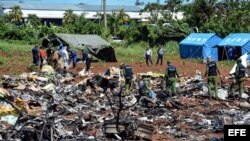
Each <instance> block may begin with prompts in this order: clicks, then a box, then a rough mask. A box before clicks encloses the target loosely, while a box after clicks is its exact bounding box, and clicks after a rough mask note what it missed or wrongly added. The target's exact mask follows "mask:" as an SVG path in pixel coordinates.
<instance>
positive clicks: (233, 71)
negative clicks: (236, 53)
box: [230, 53, 248, 74]
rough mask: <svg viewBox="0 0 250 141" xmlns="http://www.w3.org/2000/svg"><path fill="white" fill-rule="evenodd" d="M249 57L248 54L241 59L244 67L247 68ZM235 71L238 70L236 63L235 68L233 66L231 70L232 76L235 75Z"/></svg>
mask: <svg viewBox="0 0 250 141" xmlns="http://www.w3.org/2000/svg"><path fill="white" fill-rule="evenodd" d="M247 57H248V53H245V54H243V55H242V56H241V57H240V58H241V60H242V61H241V62H242V65H243V66H244V67H247ZM235 69H236V63H235V64H234V66H233V68H232V69H231V71H230V74H233V73H235Z"/></svg>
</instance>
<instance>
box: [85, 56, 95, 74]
mask: <svg viewBox="0 0 250 141" xmlns="http://www.w3.org/2000/svg"><path fill="white" fill-rule="evenodd" d="M92 61H93V59H92V57H91V55H90V54H88V56H87V57H86V72H88V71H89V70H90V65H91V63H92Z"/></svg>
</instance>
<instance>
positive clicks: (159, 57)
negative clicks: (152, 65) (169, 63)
mask: <svg viewBox="0 0 250 141" xmlns="http://www.w3.org/2000/svg"><path fill="white" fill-rule="evenodd" d="M162 60H163V55H162V54H158V58H157V62H156V65H158V63H159V61H161V65H162Z"/></svg>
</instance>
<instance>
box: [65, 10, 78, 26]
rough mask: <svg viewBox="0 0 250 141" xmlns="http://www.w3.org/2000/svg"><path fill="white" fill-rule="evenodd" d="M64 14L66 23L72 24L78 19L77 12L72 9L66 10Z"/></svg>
mask: <svg viewBox="0 0 250 141" xmlns="http://www.w3.org/2000/svg"><path fill="white" fill-rule="evenodd" d="M63 15H64V16H63V22H64V23H66V24H72V23H74V22H75V20H76V14H74V13H73V10H71V9H68V10H66V11H65V13H64V14H63Z"/></svg>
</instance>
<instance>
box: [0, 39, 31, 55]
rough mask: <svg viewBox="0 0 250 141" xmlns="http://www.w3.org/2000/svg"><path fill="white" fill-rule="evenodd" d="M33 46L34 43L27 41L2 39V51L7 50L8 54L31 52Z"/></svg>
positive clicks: (0, 49)
mask: <svg viewBox="0 0 250 141" xmlns="http://www.w3.org/2000/svg"><path fill="white" fill-rule="evenodd" d="M32 48H33V45H30V44H28V43H27V42H23V41H12V40H11V41H6V40H0V51H2V52H6V53H8V55H12V54H11V53H15V52H22V53H27V52H30V51H31V49H32Z"/></svg>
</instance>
